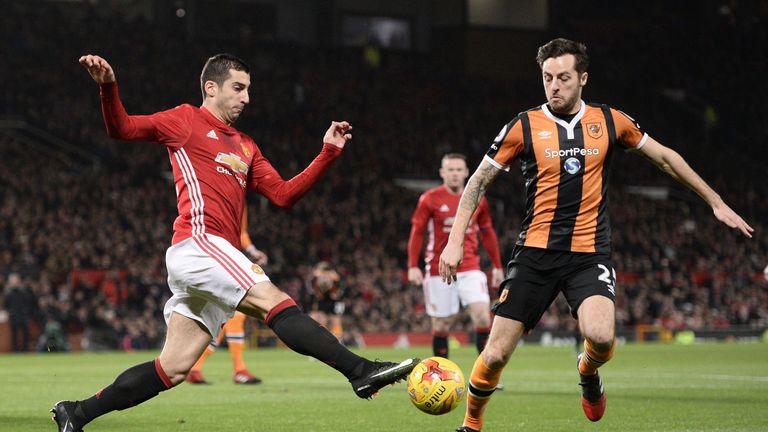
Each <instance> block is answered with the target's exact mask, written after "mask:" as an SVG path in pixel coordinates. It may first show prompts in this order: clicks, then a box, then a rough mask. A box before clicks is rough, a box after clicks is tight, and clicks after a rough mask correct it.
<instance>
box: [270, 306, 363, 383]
mask: <svg viewBox="0 0 768 432" xmlns="http://www.w3.org/2000/svg"><path fill="white" fill-rule="evenodd" d="M291 303H292V302H291ZM278 307H280V305H278V306H276V307H275V309H277V308H278ZM266 323H267V325H268V326H269V328H271V329H272V331H274V332H275V334H276V335H277V337H279V338H280V340H281V341H283V343H285V344H286V345H287V346H288V348H290V349H292V350H294V351H296V352H297V353H299V354H304V355H307V356H311V357H314V358H316V359H318V360H320V361H322V362H323V363H326V364H327V365H329V366H331V367H332V368H334V369H336V370H337V371H339V372H341V373H342V374H344V376H345V377H347V379H350V380H351V379H354V378H359V377H360V376H361V375H362V374H363V370H364V368H365V366H366V365H367V364H368V363H370V362H369V361H368V360H366V359H364V358H362V357H360V356H358V355H356V354H354V353H353V352H351V351H350V350H348V349H347V348H346V347H345V346H344V345H342V344H341V343H339V340H338V339H336V336H334V335H333V334H331V332H329V331H328V330H327V329H326V328H325V327H323V326H321V325H320V324H318V323H317V321H315V320H313V319H312V318H310V317H309V316H308V315H306V314H305V313H303V312H301V310H299V308H298V307H296V306H295V304H293V303H292V304H291V305H289V306H287V307H285V308H283V309H282V310H280V311H279V312H277V313H275V314H274V315H272V314H269V315H268V316H267V319H266Z"/></svg>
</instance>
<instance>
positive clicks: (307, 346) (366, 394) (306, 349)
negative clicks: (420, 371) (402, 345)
mask: <svg viewBox="0 0 768 432" xmlns="http://www.w3.org/2000/svg"><path fill="white" fill-rule="evenodd" d="M237 310H239V311H241V312H243V313H245V314H247V315H251V316H255V317H262V316H263V317H264V322H265V323H266V324H267V325H268V326H269V328H271V329H272V331H274V332H275V334H276V335H277V337H279V338H280V340H282V341H283V343H285V344H286V346H288V347H289V348H291V349H292V350H294V351H296V352H297V353H299V354H304V355H307V356H311V357H314V358H316V359H318V360H320V361H322V362H323V363H325V364H327V365H329V366H331V367H332V368H334V369H336V370H337V371H339V372H341V373H342V374H343V375H344V376H345V377H347V379H348V380H349V381H350V383H351V384H352V387H353V389H354V391H355V394H357V396H359V397H361V398H364V399H367V398H370V397H371V396H373V395H374V394H375V393H376V392H378V390H379V389H381V388H382V387H384V386H386V385H389V384H394V383H395V382H397V381H400V380H403V379H405V378H406V377H407V376H408V373H409V372H410V371H411V370H412V369H413V368H414V367H415V366H416V364H417V363H418V359H415V358H410V359H406V360H404V361H402V362H400V363H391V362H379V361H370V360H368V359H365V358H362V357H360V356H358V355H357V354H355V353H353V352H351V351H350V350H349V349H347V348H346V347H345V346H344V345H342V344H341V343H339V340H338V339H336V337H335V336H334V335H333V334H331V332H329V331H328V330H327V329H326V328H325V327H323V326H321V325H319V324H318V323H317V321H315V320H313V319H312V318H310V317H309V316H308V315H307V314H305V313H303V312H302V311H301V310H299V308H298V306H297V305H296V303H295V302H294V301H293V299H291V298H290V297H289V296H288V294H286V293H284V292H283V291H281V290H280V289H278V288H277V287H276V286H275V285H273V284H272V283H271V282H269V281H265V282H259V283H257V284H255V285H254V286H253V287H251V289H250V290H248V293H247V294H246V296H245V297H244V298H243V300H242V301H241V302H240V304H239V305H238V307H237Z"/></svg>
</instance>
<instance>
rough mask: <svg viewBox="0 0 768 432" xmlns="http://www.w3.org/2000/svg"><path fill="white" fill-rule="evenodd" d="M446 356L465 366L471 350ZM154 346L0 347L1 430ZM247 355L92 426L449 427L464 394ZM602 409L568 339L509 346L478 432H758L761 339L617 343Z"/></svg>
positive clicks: (41, 415)
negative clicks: (255, 381) (439, 409)
mask: <svg viewBox="0 0 768 432" xmlns="http://www.w3.org/2000/svg"><path fill="white" fill-rule="evenodd" d="M360 352H361V353H362V354H363V355H365V356H367V357H369V358H374V357H379V358H383V359H392V360H400V359H401V358H405V357H407V356H409V355H413V356H420V357H426V356H429V354H430V351H429V349H428V348H413V349H408V350H403V349H366V350H361V351H360ZM451 354H452V355H451V358H452V359H453V360H455V361H456V362H457V363H458V364H459V365H460V366H461V367H462V369H463V370H464V373H465V375H468V374H469V372H470V370H471V367H472V364H473V362H474V359H475V357H476V354H475V351H474V349H472V348H471V347H463V348H460V349H454V350H453V351H452V353H451ZM155 355H156V353H153V352H143V353H130V354H127V353H74V354H25V355H8V354H6V355H0V431H3V432H11V431H24V432H34V431H49V432H50V431H54V430H55V425H54V424H53V423H52V422H51V421H50V414H49V413H48V410H49V409H50V408H51V406H52V405H53V403H55V402H56V401H58V400H60V399H65V398H84V397H87V396H90V395H92V394H93V393H94V392H95V391H97V390H99V389H100V388H102V387H103V386H105V385H106V384H108V383H109V382H111V381H112V379H113V378H114V377H115V376H116V375H117V374H118V373H119V372H121V371H122V370H124V369H125V368H127V367H129V366H131V365H133V364H136V363H139V362H143V361H146V360H149V359H152V358H153V357H154V356H155ZM246 361H247V362H248V365H249V366H250V367H251V369H252V371H253V372H255V373H256V374H257V375H259V376H260V377H262V378H263V379H264V383H263V384H261V385H256V386H237V385H235V384H233V383H232V380H231V363H230V360H229V354H228V353H227V352H226V351H224V350H221V351H219V352H217V353H215V354H213V355H212V356H211V357H209V360H208V362H207V363H206V365H205V368H204V370H203V372H204V374H205V375H206V377H207V378H208V379H209V380H210V381H212V382H213V384H212V385H208V386H192V385H188V384H183V385H181V386H180V387H178V388H176V389H173V390H171V391H169V392H165V393H162V394H161V395H160V396H159V397H156V398H154V399H152V400H150V401H149V402H147V403H145V404H142V405H140V406H139V407H136V408H133V409H130V410H127V411H122V412H114V413H111V414H108V415H107V416H104V417H102V418H100V419H97V420H96V421H94V422H93V423H91V424H89V425H88V426H87V427H86V428H85V430H86V431H88V432H99V431H105V432H106V431H124V432H130V431H136V432H138V431H141V432H145V431H179V432H182V431H233V432H234V431H237V432H243V431H302V432H322V431H334V432H336V431H365V432H377V431H382V432H386V431H393V432H394V431H420V432H422V431H423V432H428V431H453V430H454V429H455V428H456V427H457V426H459V425H460V424H461V421H462V418H463V415H464V409H465V406H466V405H465V403H464V402H462V404H461V406H460V407H459V408H458V409H456V410H455V411H453V412H451V413H449V414H446V415H443V416H439V417H433V416H429V415H427V414H423V413H421V412H420V411H418V410H417V409H416V408H415V407H413V406H411V403H410V402H409V400H408V396H407V394H406V386H405V383H399V384H397V385H396V386H394V387H387V388H385V389H384V390H383V391H382V392H381V394H380V395H379V396H378V397H376V398H374V400H373V401H364V400H360V399H358V398H357V397H355V396H354V394H353V393H352V390H351V387H350V386H349V384H348V383H347V382H346V380H345V379H344V378H343V377H342V376H341V375H340V374H338V373H337V372H335V371H333V370H332V369H330V368H328V367H326V366H324V365H322V364H320V363H319V362H317V361H314V360H311V359H309V358H307V357H303V356H300V355H298V354H295V353H292V352H290V351H288V350H285V349H251V350H247V351H246ZM601 374H602V376H603V381H604V383H605V388H606V392H607V396H608V409H607V411H606V414H605V417H603V419H602V420H601V421H600V422H598V423H591V422H589V421H588V420H587V419H586V418H585V417H584V415H583V413H582V411H581V405H580V402H579V394H580V393H579V391H580V390H579V386H578V385H577V376H576V370H575V357H574V353H573V350H572V348H571V347H559V348H548V347H541V346H533V345H525V346H521V347H520V348H518V351H517V352H516V353H515V355H514V356H513V358H512V360H511V361H510V363H509V365H508V366H507V368H506V369H505V371H504V374H503V376H502V382H503V383H504V384H505V385H506V389H505V390H504V391H501V392H496V394H495V395H494V396H493V399H492V400H491V403H490V405H489V407H488V410H487V413H486V420H485V428H484V430H485V431H512V430H521V431H523V430H524V431H569V432H571V431H624V432H626V431H660V432H662V431H663V432H671V431H697V432H698V431H729V432H731V431H766V430H768V344H765V343H762V344H758V343H755V344H736V343H717V344H703V345H690V346H679V345H658V344H645V345H625V346H619V347H618V348H617V350H616V356H615V358H614V359H613V361H611V362H610V363H609V364H608V365H607V366H605V367H604V368H603V369H601Z"/></svg>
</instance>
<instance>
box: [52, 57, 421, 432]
mask: <svg viewBox="0 0 768 432" xmlns="http://www.w3.org/2000/svg"><path fill="white" fill-rule="evenodd" d="M79 61H80V64H81V65H82V66H83V67H84V68H85V69H86V70H87V71H88V73H89V74H90V75H91V77H92V78H93V80H94V81H96V83H98V84H99V88H100V91H101V106H102V112H103V115H104V121H105V123H106V126H107V133H108V134H109V136H110V137H112V138H117V139H123V140H135V141H149V142H153V143H159V144H162V145H164V146H165V147H166V149H167V151H168V156H169V158H170V161H171V166H172V168H173V175H174V183H175V186H176V196H177V206H178V211H179V216H178V218H177V219H176V221H175V223H174V236H173V240H172V246H171V247H170V248H168V250H167V252H166V259H165V260H166V267H167V268H168V285H169V287H170V288H171V291H172V293H173V296H172V297H171V298H170V299H169V300H168V302H167V303H166V305H165V319H166V323H167V324H168V331H167V332H166V340H165V344H164V346H163V349H162V352H161V353H160V356H159V357H158V358H156V359H154V360H153V361H148V362H146V363H142V364H138V365H136V366H133V367H131V368H129V369H127V370H125V371H124V372H122V373H121V374H120V375H118V376H117V378H115V381H114V382H113V383H112V384H110V385H108V386H107V387H105V388H104V389H102V390H100V391H99V392H98V393H96V394H95V395H93V396H92V397H90V398H88V399H84V400H78V401H61V402H58V403H57V404H56V405H55V406H54V407H53V409H52V410H51V411H52V412H53V413H54V417H53V419H54V421H55V422H56V424H57V426H58V428H59V431H60V432H78V431H81V430H82V427H83V426H84V425H86V424H87V423H89V422H91V421H92V420H93V419H95V418H97V417H100V416H102V415H104V414H107V413H109V412H112V411H115V410H123V409H126V408H130V407H134V406H136V405H139V404H141V403H142V402H145V401H147V400H149V399H151V398H153V397H155V396H157V395H158V394H159V393H160V392H162V391H165V390H168V389H170V388H172V387H174V386H176V385H178V384H180V383H182V382H184V380H185V378H186V376H187V374H188V373H189V370H190V369H191V368H192V365H194V364H195V362H196V361H197V359H199V358H200V355H201V354H202V353H203V351H204V350H205V348H206V347H207V346H208V344H209V343H210V342H211V340H214V339H216V338H217V337H218V335H219V331H220V330H221V327H222V325H223V324H224V323H225V322H226V321H227V320H228V319H229V318H230V317H231V316H232V315H233V314H234V311H235V310H239V311H241V312H243V313H245V314H247V315H250V316H254V317H258V318H263V319H264V322H265V323H266V324H267V325H268V326H269V327H270V328H271V329H272V331H274V333H275V334H276V335H277V337H278V338H280V340H282V341H283V343H285V345H286V346H288V347H289V348H291V349H292V350H294V351H296V352H298V353H301V354H304V355H308V356H312V357H314V358H316V359H318V360H320V361H322V362H323V363H325V364H327V365H329V366H330V367H332V368H334V369H336V370H337V371H339V372H340V373H341V374H343V375H344V376H345V377H346V378H347V379H348V380H349V382H350V384H351V385H352V389H353V391H354V392H355V394H356V395H357V396H358V397H360V398H364V399H368V398H370V397H372V396H373V395H375V394H376V393H377V392H378V390H379V389H381V388H382V387H384V386H386V385H389V384H393V383H395V382H397V381H399V380H402V379H404V378H406V377H407V376H408V373H409V372H410V371H411V370H413V368H414V367H415V365H416V363H417V361H418V359H413V358H411V359H407V360H405V361H403V362H401V363H399V364H398V363H390V362H379V361H370V360H368V359H365V358H362V357H360V356H358V355H356V354H354V353H353V352H351V351H349V350H348V349H347V348H346V347H344V346H343V345H342V344H341V343H339V341H338V340H337V339H336V337H335V336H333V335H332V334H331V333H330V332H328V330H326V329H325V328H324V327H322V326H320V325H318V324H317V322H316V321H315V320H313V319H312V318H310V317H309V316H308V315H306V314H304V313H302V312H301V310H300V309H299V308H298V307H297V305H296V303H295V302H294V301H293V300H292V299H291V298H290V296H288V294H286V293H285V292H283V291H281V290H280V289H279V288H277V287H276V286H275V285H273V284H272V283H271V282H270V280H269V277H268V276H267V275H266V274H265V273H264V270H263V269H262V268H261V266H259V265H258V264H254V263H252V262H251V261H250V260H249V259H248V258H247V257H246V256H245V255H244V254H243V253H242V252H241V251H240V223H241V217H242V214H241V213H242V211H243V205H244V204H243V203H244V202H245V192H246V189H251V190H254V191H256V192H258V193H260V194H261V195H263V196H265V197H266V198H267V199H269V200H270V201H271V202H272V203H274V204H275V205H277V206H280V207H290V206H292V205H293V204H295V203H296V201H298V200H299V199H300V198H301V197H302V196H303V195H304V194H305V193H306V192H307V191H309V189H310V188H311V187H312V185H313V184H314V183H315V182H317V180H318V179H319V178H320V177H321V176H322V175H323V174H324V173H325V172H326V171H327V170H328V168H330V166H331V164H332V162H333V161H334V160H335V159H336V158H338V157H339V156H340V155H341V152H342V150H343V148H344V146H345V144H346V143H347V141H348V140H350V139H351V138H352V135H351V134H350V132H351V130H352V126H350V124H349V123H347V122H345V121H342V122H335V121H334V122H331V126H330V127H329V128H328V130H327V131H326V133H325V136H324V137H323V148H322V150H321V152H320V154H319V155H318V156H317V157H315V159H314V160H313V161H312V162H311V163H310V164H309V166H307V168H305V169H304V171H302V172H301V173H299V174H298V175H296V176H294V177H293V178H291V179H290V180H288V181H286V180H284V179H283V178H282V177H281V176H280V174H279V173H278V172H277V170H275V168H274V167H273V166H272V165H271V164H270V163H269V161H268V160H267V158H266V157H264V155H263V154H262V153H261V150H260V149H259V147H258V146H257V145H256V143H255V142H254V141H253V140H252V139H251V138H250V137H249V136H248V135H246V134H244V133H242V132H240V131H238V130H237V129H235V128H234V127H233V126H232V125H233V124H234V123H235V121H236V120H237V119H238V117H240V114H241V113H242V112H243V110H244V109H245V106H246V105H247V104H248V103H249V101H250V99H249V94H248V89H249V87H250V85H251V77H250V68H249V67H248V65H247V64H246V63H245V62H243V61H242V60H240V59H239V58H237V57H235V56H232V55H229V54H218V55H215V56H213V57H211V58H209V59H208V61H207V62H206V63H205V65H204V66H203V71H202V74H201V76H200V89H201V91H202V95H203V103H202V106H200V107H195V106H192V105H189V104H183V105H179V106H177V107H176V108H173V109H171V110H167V111H162V112H158V113H155V114H151V115H133V116H131V115H128V113H127V112H126V111H125V108H124V107H123V104H122V102H121V101H120V96H119V93H118V87H117V82H116V78H115V73H114V71H113V69H112V66H110V65H109V63H108V62H107V61H106V60H105V59H104V58H102V57H99V56H96V55H90V54H89V55H84V56H82V57H81V58H80V60H79ZM169 73H170V71H169ZM169 78H170V79H174V78H175V77H173V76H171V77H169Z"/></svg>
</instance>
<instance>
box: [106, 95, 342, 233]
mask: <svg viewBox="0 0 768 432" xmlns="http://www.w3.org/2000/svg"><path fill="white" fill-rule="evenodd" d="M101 97H102V110H103V113H104V121H105V123H106V125H107V132H108V133H109V136H111V137H113V138H119V139H124V140H143V141H149V142H155V143H160V144H163V145H165V146H166V148H167V149H168V155H169V157H170V160H171V166H172V168H173V179H174V183H175V185H176V196H177V207H178V211H179V216H178V217H177V218H176V221H175V222H174V224H173V230H174V235H173V244H176V243H178V242H180V241H182V240H185V239H187V238H189V237H191V236H197V235H202V234H206V233H208V234H213V235H216V236H219V237H223V238H224V239H226V240H227V241H229V242H230V243H231V244H232V245H233V246H234V247H236V248H240V221H241V217H242V212H243V205H244V202H245V191H246V188H250V189H252V190H255V191H257V192H259V193H260V194H262V195H264V196H266V197H267V198H268V199H269V200H270V201H272V202H273V203H274V204H276V205H278V206H281V207H290V206H291V205H293V204H294V203H295V202H296V201H297V200H298V199H299V198H300V197H301V196H302V195H303V194H304V193H305V192H306V191H307V190H309V188H310V187H311V186H312V185H313V184H314V183H315V181H316V180H317V179H318V178H319V177H320V176H321V175H322V174H323V173H324V172H325V171H326V170H327V169H328V167H329V166H330V164H331V162H332V161H333V160H334V159H335V158H336V157H338V156H339V154H340V153H341V149H340V148H338V147H336V146H333V145H329V144H326V145H324V146H323V150H322V151H321V153H320V154H319V155H318V156H317V157H316V158H315V160H314V161H313V162H312V163H311V164H310V165H309V166H308V167H307V168H306V169H305V170H304V171H303V172H302V173H300V174H298V175H297V176H295V177H294V178H292V179H291V180H289V181H285V180H283V178H282V177H281V176H280V174H278V173H277V171H276V170H275V168H274V167H272V165H271V164H270V163H269V161H268V160H267V159H266V158H265V157H264V155H262V153H261V150H259V147H258V146H257V145H256V143H255V142H254V141H253V140H252V139H251V138H250V137H249V136H248V135H246V134H244V133H242V132H240V131H238V130H237V129H235V128H233V127H231V126H228V125H227V124H225V123H224V122H222V121H221V120H219V119H218V118H216V117H215V116H214V115H213V114H211V113H210V112H209V111H208V110H207V109H205V108H204V107H200V108H198V107H194V106H192V105H187V104H185V105H179V106H178V107H176V108H173V109H171V110H167V111H162V112H158V113H155V114H151V115H135V116H129V115H128V114H127V113H126V112H125V109H124V108H123V105H122V103H121V102H120V98H119V95H118V90H117V84H116V83H111V84H105V85H102V86H101Z"/></svg>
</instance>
